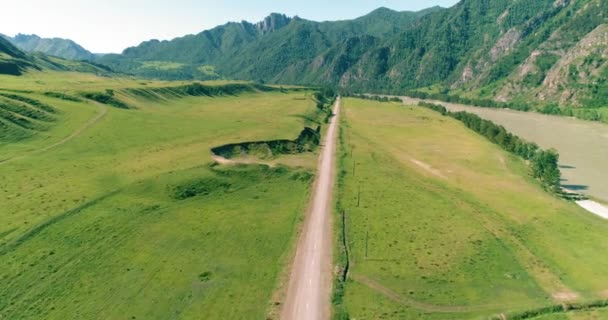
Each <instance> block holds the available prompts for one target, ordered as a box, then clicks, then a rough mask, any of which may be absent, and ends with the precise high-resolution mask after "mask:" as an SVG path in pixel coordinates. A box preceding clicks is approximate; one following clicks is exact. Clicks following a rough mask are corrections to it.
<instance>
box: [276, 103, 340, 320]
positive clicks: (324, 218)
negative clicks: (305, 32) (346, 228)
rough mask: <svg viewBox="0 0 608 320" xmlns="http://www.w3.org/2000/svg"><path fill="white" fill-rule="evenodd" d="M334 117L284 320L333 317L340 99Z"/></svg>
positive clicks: (301, 240)
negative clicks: (334, 196) (334, 192)
mask: <svg viewBox="0 0 608 320" xmlns="http://www.w3.org/2000/svg"><path fill="white" fill-rule="evenodd" d="M334 115H335V116H334V117H333V118H332V120H331V123H330V125H329V128H328V129H327V134H326V138H325V141H324V147H323V150H322V152H321V156H320V158H319V167H318V174H317V180H316V181H315V185H314V189H313V192H312V201H311V204H310V208H309V212H308V214H307V217H306V221H305V224H304V230H303V231H302V235H301V238H300V241H299V242H298V248H297V251H296V257H295V261H294V263H293V267H292V270H291V277H290V280H289V287H288V289H287V297H286V299H285V304H284V307H283V311H282V313H281V319H285V320H316V319H329V317H330V312H331V311H330V292H331V281H332V263H331V251H332V236H331V235H332V233H331V230H332V229H331V212H332V203H333V202H332V201H331V194H332V190H333V186H334V176H335V154H336V140H337V135H338V132H337V131H338V125H339V124H338V118H339V115H340V98H338V100H337V101H336V105H335V108H334Z"/></svg>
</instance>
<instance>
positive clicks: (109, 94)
mask: <svg viewBox="0 0 608 320" xmlns="http://www.w3.org/2000/svg"><path fill="white" fill-rule="evenodd" d="M80 95H81V96H83V97H84V98H87V99H91V100H93V101H97V102H99V103H103V104H106V105H109V106H112V107H116V108H119V109H130V108H129V105H127V104H126V103H124V102H122V101H120V100H118V99H117V98H115V97H114V91H112V90H107V91H106V92H105V93H102V92H84V93H81V94H80Z"/></svg>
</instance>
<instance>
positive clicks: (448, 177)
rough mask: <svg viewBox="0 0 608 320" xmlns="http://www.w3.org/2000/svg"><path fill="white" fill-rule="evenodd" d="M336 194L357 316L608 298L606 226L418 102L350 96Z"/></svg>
mask: <svg viewBox="0 0 608 320" xmlns="http://www.w3.org/2000/svg"><path fill="white" fill-rule="evenodd" d="M342 112H343V118H342V127H341V128H342V133H341V137H342V153H343V158H342V160H341V169H342V170H343V171H344V178H343V181H342V184H341V186H340V188H339V189H340V190H339V197H340V198H339V200H340V202H341V206H342V207H343V208H344V210H345V212H346V222H347V223H346V226H347V229H346V230H347V233H346V234H347V242H348V244H349V249H350V258H351V261H350V262H351V270H350V277H349V280H348V282H347V285H346V291H345V298H344V299H345V306H346V309H347V311H348V312H349V314H350V316H351V318H352V319H378V318H386V319H416V318H421V319H487V318H488V317H489V316H492V315H494V314H500V313H508V312H514V311H522V310H527V309H533V308H538V307H542V306H545V305H552V304H559V303H561V302H566V301H592V300H596V299H602V298H606V294H607V292H608V291H606V290H607V289H608V271H607V270H608V258H607V257H606V255H605V254H603V253H604V252H606V250H607V249H608V242H606V241H605V235H606V234H607V232H608V223H606V222H605V221H603V220H601V219H600V218H598V217H595V216H594V215H591V214H589V213H587V212H585V211H583V210H581V209H580V208H578V207H577V206H576V205H575V204H573V203H569V202H566V201H564V200H560V199H557V198H554V197H552V196H551V195H549V194H547V193H545V192H544V191H543V190H542V189H541V187H540V186H539V185H538V184H537V183H536V182H535V181H533V180H532V179H531V178H529V176H528V169H527V166H526V164H525V163H524V162H523V161H522V160H520V159H519V158H515V157H513V156H511V155H509V154H507V153H505V152H503V151H502V150H501V149H499V148H498V147H497V146H495V145H493V144H491V143H490V142H488V141H486V140H485V139H484V138H482V137H481V136H479V135H477V134H475V133H474V132H472V131H470V130H468V129H467V128H465V127H464V126H463V125H462V124H460V123H459V122H457V121H455V120H453V119H450V118H447V117H442V116H441V115H439V114H438V113H434V112H432V111H429V110H425V109H423V108H420V107H411V106H403V105H401V104H397V103H379V102H372V101H367V100H356V99H345V100H344V106H343V111H342Z"/></svg>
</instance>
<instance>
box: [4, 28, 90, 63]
mask: <svg viewBox="0 0 608 320" xmlns="http://www.w3.org/2000/svg"><path fill="white" fill-rule="evenodd" d="M0 37H4V38H5V39H7V40H8V41H9V42H11V43H12V44H13V45H15V46H16V47H17V48H19V49H21V50H23V51H25V52H30V53H33V52H42V53H45V54H48V55H52V56H56V57H60V58H64V59H70V60H90V61H92V60H94V59H95V57H96V56H95V55H94V54H93V53H91V52H90V51H88V50H86V49H85V48H83V47H82V46H80V45H79V44H77V43H76V42H74V41H72V40H68V39H62V38H41V37H39V36H37V35H35V34H32V35H26V34H18V35H16V36H15V37H9V36H6V35H3V34H0Z"/></svg>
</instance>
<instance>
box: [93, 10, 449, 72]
mask: <svg viewBox="0 0 608 320" xmlns="http://www.w3.org/2000/svg"><path fill="white" fill-rule="evenodd" d="M439 10H441V9H440V8H431V9H427V10H425V11H421V12H417V13H414V12H396V11H392V10H389V9H386V8H380V9H378V10H375V11H374V12H372V13H370V14H369V15H367V16H364V17H361V18H358V19H355V20H347V21H336V22H314V21H309V20H305V19H301V18H299V17H293V18H290V17H287V16H285V15H282V14H277V13H273V14H271V15H270V16H268V17H267V18H266V19H264V21H261V22H259V23H256V24H253V23H249V22H246V21H243V22H240V23H235V22H231V23H227V24H225V25H222V26H219V27H216V28H214V29H211V30H207V31H203V32H201V33H199V34H197V35H188V36H185V37H182V38H177V39H174V40H171V41H158V40H151V41H147V42H144V43H142V44H140V45H139V46H137V47H133V48H128V49H126V50H125V51H124V52H123V53H122V54H121V55H106V56H104V57H102V58H101V59H99V60H98V61H99V62H100V63H103V64H106V65H108V66H111V67H112V68H114V69H116V70H119V71H122V72H127V73H132V74H135V75H139V76H151V77H157V78H165V79H189V78H199V79H209V78H217V77H220V76H223V77H229V78H240V79H252V80H264V81H275V80H281V81H289V82H297V81H300V80H301V79H300V78H296V77H291V78H290V79H288V78H289V77H288V76H287V75H288V74H289V71H290V70H295V69H298V68H304V67H306V66H307V65H308V64H309V63H311V62H312V61H314V59H315V58H316V57H318V56H319V55H321V54H322V53H323V52H325V51H327V50H329V49H330V48H332V47H334V46H335V45H336V43H339V42H341V41H343V40H345V39H348V38H351V37H359V36H362V35H370V36H374V37H377V38H384V37H390V36H394V35H396V34H397V33H398V32H400V31H403V30H404V29H405V28H407V27H408V26H410V25H411V24H413V23H414V22H415V21H416V20H417V19H418V18H419V17H421V16H424V15H426V14H429V13H431V12H435V11H439ZM282 74H285V76H281V75H282Z"/></svg>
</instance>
